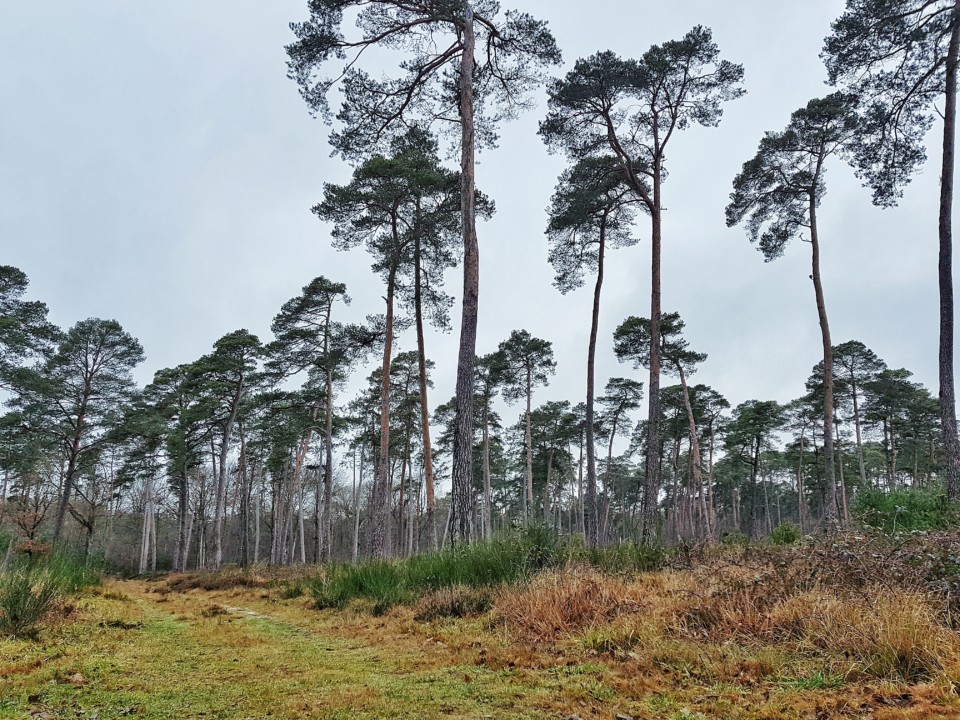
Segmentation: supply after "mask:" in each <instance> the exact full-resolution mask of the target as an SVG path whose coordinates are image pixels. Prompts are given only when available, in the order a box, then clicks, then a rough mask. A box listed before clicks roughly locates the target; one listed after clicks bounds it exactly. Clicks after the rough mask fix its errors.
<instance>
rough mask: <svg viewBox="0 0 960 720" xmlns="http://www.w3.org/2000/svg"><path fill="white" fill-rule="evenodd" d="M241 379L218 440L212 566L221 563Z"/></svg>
mask: <svg viewBox="0 0 960 720" xmlns="http://www.w3.org/2000/svg"><path fill="white" fill-rule="evenodd" d="M243 390H244V385H243V380H240V382H239V383H237V390H236V392H235V393H234V396H233V405H232V406H231V409H230V415H229V416H228V417H227V421H226V422H225V423H224V425H223V436H222V438H221V442H220V463H219V468H218V470H219V473H218V475H217V490H216V491H217V498H216V503H215V505H214V510H213V567H214V568H219V567H220V565H221V564H222V563H223V519H224V516H225V515H226V512H227V456H228V455H229V453H230V436H231V435H232V434H233V424H234V422H235V421H236V419H237V411H238V410H239V408H240V398H241V397H242V396H243Z"/></svg>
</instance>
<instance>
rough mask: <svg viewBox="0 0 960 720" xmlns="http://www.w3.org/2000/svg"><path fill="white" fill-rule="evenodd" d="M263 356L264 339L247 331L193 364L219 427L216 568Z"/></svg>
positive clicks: (204, 402)
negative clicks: (234, 456) (231, 471)
mask: <svg viewBox="0 0 960 720" xmlns="http://www.w3.org/2000/svg"><path fill="white" fill-rule="evenodd" d="M262 356H263V345H262V344H261V343H260V339H259V338H258V337H257V336H256V335H253V334H251V333H250V332H248V331H247V330H235V331H234V332H232V333H227V334H226V335H224V336H223V337H222V338H220V339H219V340H217V341H216V342H215V343H214V344H213V352H211V353H209V354H207V355H204V356H203V357H202V358H200V359H199V360H197V361H196V362H195V363H194V364H193V365H192V367H191V371H192V373H193V375H194V379H193V382H195V383H196V384H197V387H198V388H199V392H200V401H199V402H200V405H201V407H202V409H201V410H200V411H201V412H203V413H204V415H205V418H206V420H207V422H209V423H210V425H211V427H213V428H216V435H217V440H218V445H219V447H218V450H219V453H218V455H219V456H218V457H217V464H216V485H215V489H214V510H213V513H214V514H213V542H212V548H211V549H212V552H213V558H212V562H213V567H214V568H219V567H220V566H221V565H222V564H223V523H224V519H225V517H226V509H227V461H228V459H229V457H230V447H231V442H232V439H233V433H234V428H235V427H236V422H237V417H238V415H239V413H240V408H241V407H242V404H243V401H244V400H245V399H246V397H247V396H248V394H250V393H251V392H252V391H253V390H254V389H255V388H256V385H257V382H258V380H259V377H260V376H259V375H258V373H257V366H258V362H259V360H260V358H261V357H262Z"/></svg>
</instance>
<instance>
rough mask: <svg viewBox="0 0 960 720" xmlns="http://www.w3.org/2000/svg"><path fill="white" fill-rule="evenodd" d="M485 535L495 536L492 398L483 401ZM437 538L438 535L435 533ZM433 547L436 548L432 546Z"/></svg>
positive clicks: (485, 537) (485, 536)
mask: <svg viewBox="0 0 960 720" xmlns="http://www.w3.org/2000/svg"><path fill="white" fill-rule="evenodd" d="M483 537H484V539H485V540H489V539H490V538H491V537H493V493H492V492H491V490H490V398H489V396H488V397H485V398H484V401H483ZM434 540H436V535H434ZM431 549H434V550H435V549H436V548H435V547H433V546H431Z"/></svg>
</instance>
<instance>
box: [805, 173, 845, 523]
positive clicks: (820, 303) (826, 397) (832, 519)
mask: <svg viewBox="0 0 960 720" xmlns="http://www.w3.org/2000/svg"><path fill="white" fill-rule="evenodd" d="M816 203H817V201H816V191H815V190H814V191H812V192H811V193H810V245H811V247H812V249H813V275H812V276H811V277H812V279H813V290H814V294H815V295H816V298H817V315H818V316H819V318H820V337H821V339H822V341H823V462H824V468H825V469H826V475H825V481H826V486H827V503H826V505H827V506H826V508H825V510H824V517H823V519H824V522H825V523H826V524H827V526H828V528H830V529H831V530H836V529H837V527H838V525H839V516H838V509H839V508H838V506H837V483H836V478H835V476H834V471H833V462H834V461H833V345H832V344H831V342H830V324H829V323H828V322H827V307H826V304H825V302H824V299H823V284H822V283H821V281H820V238H819V235H818V232H817V207H816Z"/></svg>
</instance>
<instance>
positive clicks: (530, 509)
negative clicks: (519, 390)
mask: <svg viewBox="0 0 960 720" xmlns="http://www.w3.org/2000/svg"><path fill="white" fill-rule="evenodd" d="M530 372H531V371H530V368H529V367H528V368H527V412H526V416H525V418H524V427H525V435H524V444H525V445H526V446H527V478H526V480H527V481H526V486H527V513H528V514H527V517H526V520H528V521H529V520H530V519H531V518H532V517H533V515H534V513H536V511H537V510H536V507H535V506H534V504H533V432H532V430H531V427H530V423H531V420H530V413H531V408H530V404H531V402H532V399H533V388H532V387H531V379H530Z"/></svg>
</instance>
